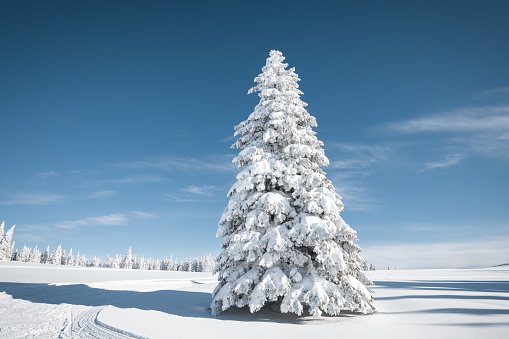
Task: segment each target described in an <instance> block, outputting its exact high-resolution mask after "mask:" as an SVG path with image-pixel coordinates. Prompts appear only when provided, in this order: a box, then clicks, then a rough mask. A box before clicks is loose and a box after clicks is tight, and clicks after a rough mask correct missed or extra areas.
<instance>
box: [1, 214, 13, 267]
mask: <svg viewBox="0 0 509 339" xmlns="http://www.w3.org/2000/svg"><path fill="white" fill-rule="evenodd" d="M3 225H4V223H3V222H2V226H3ZM15 227H16V225H14V226H12V227H11V228H10V229H9V230H8V231H7V232H5V235H4V236H3V238H2V239H1V240H0V260H7V261H8V260H11V257H12V251H13V250H14V242H13V241H12V236H13V234H14V228H15ZM2 230H3V227H2Z"/></svg>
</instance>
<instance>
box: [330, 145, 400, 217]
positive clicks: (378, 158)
mask: <svg viewBox="0 0 509 339" xmlns="http://www.w3.org/2000/svg"><path fill="white" fill-rule="evenodd" d="M329 147H330V153H332V154H333V155H332V156H329V160H330V163H331V165H330V167H329V168H327V169H326V171H327V172H329V178H330V179H331V181H332V183H333V185H334V187H335V188H336V192H337V193H338V194H339V195H341V196H342V197H343V203H344V204H345V211H371V210H374V209H376V208H377V207H378V205H379V203H378V202H377V201H376V199H375V198H373V194H371V192H370V190H369V189H368V185H367V184H366V183H365V179H366V178H367V177H369V176H371V175H372V174H373V173H375V172H376V171H378V170H379V169H380V168H382V167H388V166H394V165H393V163H396V162H397V161H396V159H397V158H398V155H397V149H398V148H399V146H398V145H397V144H391V143H385V144H362V143H336V144H331V145H329ZM397 163H399V164H401V161H399V162H397Z"/></svg>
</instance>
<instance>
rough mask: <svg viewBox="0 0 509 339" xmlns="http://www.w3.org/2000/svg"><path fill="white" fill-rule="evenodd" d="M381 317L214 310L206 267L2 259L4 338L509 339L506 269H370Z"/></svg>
mask: <svg viewBox="0 0 509 339" xmlns="http://www.w3.org/2000/svg"><path fill="white" fill-rule="evenodd" d="M368 273H369V276H370V277H371V278H372V279H373V280H374V281H375V283H376V287H374V290H375V298H376V299H375V306H376V307H377V313H375V314H373V315H368V316H363V315H356V314H346V313H345V314H344V315H342V316H340V317H323V318H321V319H313V318H311V317H297V316H294V315H288V314H278V313H273V312H270V311H268V310H262V311H261V312H259V313H256V314H250V313H249V312H248V311H246V310H232V311H228V312H225V313H224V314H222V315H221V316H219V317H216V318H214V317H212V316H211V315H210V313H209V311H208V310H207V306H208V304H209V302H210V298H211V297H210V292H211V291H212V290H213V288H214V286H215V284H216V279H215V278H214V277H213V276H211V275H210V274H207V273H187V272H159V271H138V270H115V269H99V268H97V269H95V268H75V267H58V266H52V265H38V264H29V263H17V262H0V338H133V337H134V338H140V337H148V338H202V337H207V338H238V337H239V336H240V337H241V338H242V339H245V338H265V337H277V338H339V337H343V338H344V337H352V338H353V337H357V338H368V337H376V338H447V339H452V338H509V266H502V267H498V268H490V269H475V270H399V271H376V272H368Z"/></svg>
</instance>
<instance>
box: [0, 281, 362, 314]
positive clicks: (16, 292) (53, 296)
mask: <svg viewBox="0 0 509 339" xmlns="http://www.w3.org/2000/svg"><path fill="white" fill-rule="evenodd" d="M195 283H197V284H198V282H195ZM1 292H5V293H6V294H8V295H11V296H12V297H13V298H14V299H21V300H26V301H30V302H33V303H42V304H71V305H82V306H110V305H111V306H115V307H118V308H134V309H139V310H147V311H149V310H150V311H159V312H163V313H167V314H172V315H177V316H181V317H191V318H214V319H217V320H230V321H258V322H278V323H290V324H303V323H309V322H311V321H313V322H316V323H320V322H323V321H327V319H328V318H332V317H328V316H324V317H322V318H320V319H314V318H312V317H310V316H297V315H295V314H281V313H277V312H272V311H269V310H268V309H262V310H260V311H259V312H256V313H255V314H251V313H250V312H249V310H248V309H247V308H242V309H237V308H232V309H230V310H227V311H225V312H223V313H222V314H221V315H220V316H218V317H213V316H212V315H211V314H210V309H209V308H208V307H209V305H210V302H211V299H212V297H211V294H210V293H206V292H193V291H180V290H160V291H152V292H138V291H122V290H106V289H100V288H94V287H90V286H88V285H84V284H74V285H53V284H42V283H7V282H0V293H1ZM355 315H356V314H354V313H348V312H345V313H344V314H342V316H341V317H333V318H334V320H335V321H341V318H343V320H345V319H346V318H348V317H352V316H355ZM329 321H330V320H329Z"/></svg>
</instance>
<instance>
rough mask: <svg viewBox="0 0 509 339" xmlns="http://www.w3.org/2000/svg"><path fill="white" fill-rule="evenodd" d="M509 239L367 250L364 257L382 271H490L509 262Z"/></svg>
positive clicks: (384, 246)
mask: <svg viewBox="0 0 509 339" xmlns="http://www.w3.org/2000/svg"><path fill="white" fill-rule="evenodd" d="M508 243H509V236H503V237H497V238H487V239H477V240H475V241H470V242H443V243H417V244H408V243H407V244H398V245H389V244H384V245H379V246H363V256H364V258H365V259H366V260H368V261H372V262H373V263H374V264H375V265H376V266H377V267H378V268H384V267H387V265H389V266H390V267H392V268H394V267H395V266H396V267H398V268H473V267H490V266H494V265H498V264H503V263H506V262H507V261H508V260H509V248H508V247H507V244H508Z"/></svg>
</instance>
